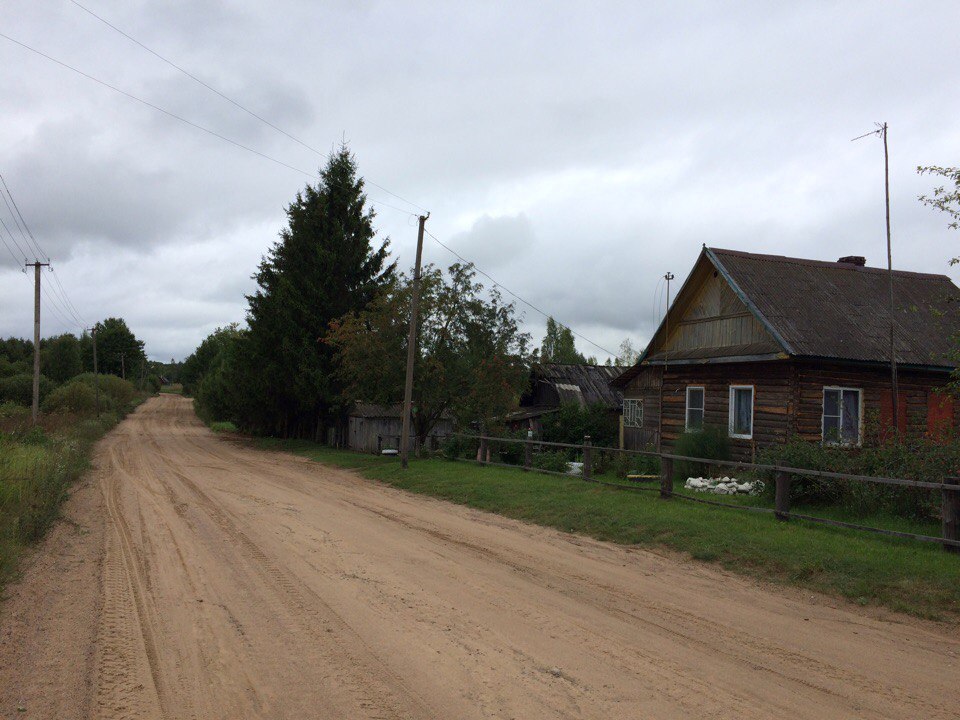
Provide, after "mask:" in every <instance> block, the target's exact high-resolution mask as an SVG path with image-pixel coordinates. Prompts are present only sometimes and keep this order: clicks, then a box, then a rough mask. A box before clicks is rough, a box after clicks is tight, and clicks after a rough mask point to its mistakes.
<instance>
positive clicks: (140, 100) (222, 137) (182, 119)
mask: <svg viewBox="0 0 960 720" xmlns="http://www.w3.org/2000/svg"><path fill="white" fill-rule="evenodd" d="M0 37H2V38H3V39H5V40H9V41H10V42H12V43H14V44H15V45H19V46H20V47H22V48H24V49H25V50H29V51H30V52H32V53H35V54H36V55H39V56H40V57H42V58H46V59H47V60H49V61H51V62H53V63H56V64H57V65H59V66H60V67H62V68H65V69H67V70H69V71H71V72H74V73H76V74H77V75H80V76H82V77H85V78H87V79H88V80H92V81H93V82H95V83H97V84H98V85H102V86H103V87H105V88H108V89H110V90H113V91H114V92H117V93H120V94H121V95H123V96H125V97H127V98H130V99H131V100H135V101H136V102H138V103H141V104H142V105H146V106H147V107H149V108H153V109H154V110H157V111H158V112H161V113H163V114H164V115H167V116H169V117H172V118H173V119H175V120H179V121H180V122H182V123H185V124H187V125H189V126H191V127H193V128H196V129H197V130H202V131H203V132H205V133H207V134H208V135H212V136H213V137H215V138H219V139H220V140H223V141H224V142H228V143H230V144H231V145H234V146H236V147H238V148H240V149H241V150H246V151H247V152H250V153H253V154H254V155H258V156H260V157H262V158H263V159H265V160H269V161H270V162H272V163H276V164H277V165H281V166H283V167H285V168H287V169H289V170H293V171H294V172H298V173H302V174H303V175H306V176H307V177H313V173H309V172H307V171H306V170H301V169H300V168H298V167H294V166H293V165H289V164H288V163H285V162H283V160H278V159H277V158H275V157H271V156H269V155H267V154H265V153H262V152H260V151H259V150H255V149H254V148H252V147H249V146H247V145H244V144H243V143H240V142H237V141H236V140H232V139H230V138H228V137H227V136H226V135H221V134H220V133H218V132H217V131H216V130H211V129H210V128H207V127H204V126H203V125H200V124H198V123H195V122H193V121H192V120H187V118H185V117H182V116H181V115H177V114H176V113H174V112H170V111H169V110H166V109H164V108H162V107H160V106H159V105H154V104H153V103H152V102H150V101H149V100H144V99H143V98H140V97H137V96H136V95H134V94H133V93H129V92H127V91H126V90H121V89H120V88H118V87H117V86H116V85H111V84H110V83H108V82H105V81H103V80H100V79H99V78H95V77H94V76H93V75H90V74H88V73H85V72H84V71H83V70H79V69H77V68H75V67H73V66H72V65H68V64H67V63H65V62H63V61H61V60H57V58H55V57H53V56H52V55H47V54H46V53H45V52H42V51H40V50H37V49H36V48H34V47H31V46H29V45H27V44H26V43H23V42H20V41H19V40H17V39H15V38H12V37H10V36H9V35H6V34H4V33H2V32H0Z"/></svg>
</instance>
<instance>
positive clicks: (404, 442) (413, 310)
mask: <svg viewBox="0 0 960 720" xmlns="http://www.w3.org/2000/svg"><path fill="white" fill-rule="evenodd" d="M428 217H430V213H427V214H426V215H421V216H420V227H419V229H418V230H417V262H416V264H415V265H414V267H413V296H412V297H411V298H410V330H409V332H408V333H407V379H406V382H404V385H403V426H402V430H401V431H400V467H402V468H403V469H404V470H406V468H407V466H408V465H409V456H410V447H409V446H410V415H411V414H412V412H413V360H414V357H416V351H417V310H418V309H419V305H420V260H421V259H422V257H423V226H424V224H425V223H426V222H427V218H428Z"/></svg>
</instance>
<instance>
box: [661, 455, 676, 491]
mask: <svg viewBox="0 0 960 720" xmlns="http://www.w3.org/2000/svg"><path fill="white" fill-rule="evenodd" d="M672 495H673V460H672V459H671V458H667V457H661V458H660V497H661V498H662V499H664V500H669V499H670V497H671V496H672Z"/></svg>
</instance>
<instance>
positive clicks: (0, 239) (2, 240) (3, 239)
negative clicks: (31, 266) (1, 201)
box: [0, 220, 26, 265]
mask: <svg viewBox="0 0 960 720" xmlns="http://www.w3.org/2000/svg"><path fill="white" fill-rule="evenodd" d="M2 222H3V220H0V223H2ZM3 227H4V228H6V227H7V226H6V225H4V226H3ZM7 232H10V231H9V230H8V231H7ZM0 242H2V243H3V246H4V247H5V248H6V249H7V252H8V253H10V257H12V258H13V262H14V263H16V264H17V265H19V264H20V259H19V258H18V257H17V256H16V255H14V253H13V250H11V249H10V246H9V245H8V244H7V241H6V239H5V238H4V237H3V235H0ZM24 259H26V258H24Z"/></svg>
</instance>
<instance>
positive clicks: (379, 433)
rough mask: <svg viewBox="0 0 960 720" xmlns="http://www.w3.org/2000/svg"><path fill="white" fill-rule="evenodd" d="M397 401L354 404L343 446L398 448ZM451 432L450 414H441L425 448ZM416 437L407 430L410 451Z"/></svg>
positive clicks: (367, 449)
mask: <svg viewBox="0 0 960 720" xmlns="http://www.w3.org/2000/svg"><path fill="white" fill-rule="evenodd" d="M401 418H402V414H401V412H400V403H394V404H392V405H377V404H375V403H364V402H360V403H356V404H355V405H354V407H353V409H352V410H351V411H350V416H349V418H348V422H347V447H348V448H349V449H350V450H356V451H357V452H369V453H378V454H379V453H381V452H383V451H384V450H399V449H400V433H401V430H402V426H403V422H402V420H401ZM452 432H453V417H452V416H451V415H450V414H449V413H444V415H443V417H441V418H440V420H439V421H438V422H437V424H436V425H435V426H434V428H433V430H432V431H431V433H430V435H429V437H427V440H426V447H425V449H427V450H435V449H437V448H439V446H440V442H441V441H442V440H443V439H444V438H445V437H447V436H448V435H449V434H450V433H452ZM416 443H417V438H416V437H414V436H413V434H412V433H411V437H410V448H409V449H410V450H411V451H416V449H417V448H416Z"/></svg>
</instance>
